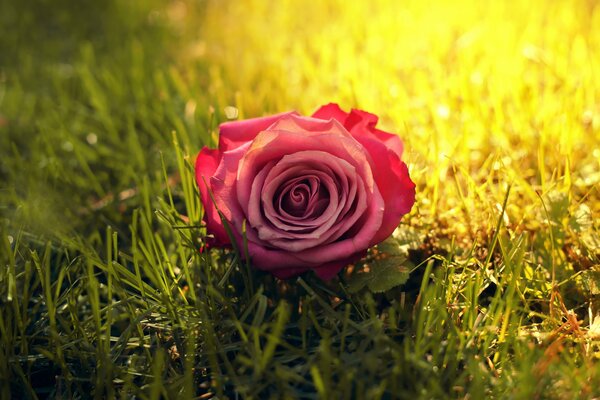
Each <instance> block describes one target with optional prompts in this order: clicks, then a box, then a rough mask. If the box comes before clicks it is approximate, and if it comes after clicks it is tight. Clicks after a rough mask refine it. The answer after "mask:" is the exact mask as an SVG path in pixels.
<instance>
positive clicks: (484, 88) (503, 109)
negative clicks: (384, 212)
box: [0, 0, 600, 399]
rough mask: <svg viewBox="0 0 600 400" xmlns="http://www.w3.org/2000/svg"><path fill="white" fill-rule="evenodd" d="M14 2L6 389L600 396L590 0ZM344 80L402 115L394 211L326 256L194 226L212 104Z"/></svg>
mask: <svg viewBox="0 0 600 400" xmlns="http://www.w3.org/2000/svg"><path fill="white" fill-rule="evenodd" d="M0 24H1V25H2V27H3V28H4V29H3V33H2V35H0V159H1V160H2V162H1V163H0V216H1V220H0V241H1V242H0V247H1V250H0V260H1V263H0V264H1V266H0V397H1V398H111V397H119V398H131V397H132V396H134V397H138V398H148V399H157V398H161V397H162V398H194V397H195V398H203V399H206V398H220V399H223V398H231V399H236V398H261V399H262V398H472V399H478V398H524V399H530V398H559V399H560V398H569V399H570V398H584V399H585V398H590V399H591V398H595V397H599V396H600V389H598V384H597V382H598V381H599V380H600V363H598V360H599V359H600V301H599V299H600V298H599V295H600V231H599V229H600V223H599V222H598V221H600V219H598V215H599V213H600V192H599V187H600V82H598V78H599V77H600V59H599V58H598V57H597V50H598V49H599V48H600V7H598V6H597V4H596V3H595V2H593V1H584V0H574V1H549V0H548V1H537V2H528V1H525V0H517V1H511V2H508V1H506V2H501V1H498V2H475V1H466V0H458V1H454V2H446V1H441V0H436V1H432V2H420V1H404V2H397V1H393V0H376V1H370V2H347V1H344V2H343V1H337V0H332V1H327V2H306V1H291V0H284V1H271V0H267V1H261V0H248V1H238V2H235V1H229V0H226V1H216V0H204V1H196V0H183V1H158V0H148V1H144V2H120V1H117V0H102V1H79V2H75V1H70V0H56V1H52V2H50V1H44V0H24V1H20V2H10V1H3V2H0ZM332 101H333V102H337V103H339V104H340V105H342V106H343V107H344V108H346V109H349V108H351V107H355V108H361V109H364V110H368V111H371V112H373V113H376V114H377V115H379V117H380V124H381V125H382V126H383V127H384V128H385V129H386V130H388V131H392V132H396V133H398V134H399V135H400V137H401V138H402V140H403V141H404V146H405V152H404V155H403V159H404V161H405V162H406V163H407V164H408V166H409V170H410V174H411V177H412V179H413V180H414V181H415V183H416V184H417V200H416V204H415V206H414V208H413V210H412V212H411V213H410V214H409V215H407V216H406V217H405V218H404V219H403V220H402V222H401V224H400V226H399V228H398V230H397V231H396V232H395V233H394V236H393V237H392V238H391V239H390V240H389V241H387V242H385V243H383V244H382V245H380V246H379V247H377V248H374V249H372V250H371V252H370V253H369V256H368V257H367V259H365V260H363V261H361V262H359V263H357V264H356V265H353V266H352V267H350V268H347V269H346V270H345V271H344V272H342V273H341V274H340V275H339V277H337V278H335V279H333V280H332V281H330V282H322V281H320V280H319V279H318V278H317V277H315V276H313V275H312V274H306V275H303V276H302V277H300V278H294V279H291V280H287V281H278V280H276V279H274V278H273V277H271V276H270V275H268V274H265V273H262V272H260V271H257V270H255V269H253V268H252V266H251V265H248V264H247V263H246V262H244V261H241V260H240V257H239V256H238V255H236V254H235V252H232V251H219V250H211V251H206V250H205V249H204V247H203V244H204V242H205V235H206V232H205V229H204V227H203V226H202V224H201V217H202V208H201V205H200V200H199V198H198V193H197V189H196V186H195V182H194V173H193V162H194V159H195V156H196V154H197V153H198V151H199V150H200V148H201V147H202V146H203V145H208V146H211V147H212V146H215V145H216V141H217V134H218V124H219V123H220V122H223V121H226V120H227V119H228V118H231V117H236V114H237V117H238V118H248V117H255V116H261V115H268V114H270V113H275V112H282V111H287V110H292V109H296V110H298V111H299V112H301V113H304V114H310V113H311V112H313V111H314V110H315V109H317V108H318V107H319V106H320V105H322V104H326V103H329V102H332ZM200 249H203V251H200ZM365 265H366V266H365ZM367 270H368V271H369V273H368V274H367V273H366V272H365V271H367ZM390 270H392V271H394V272H393V273H391V274H392V275H385V274H384V275H381V274H379V273H378V271H388V272H385V273H389V271H390ZM390 276H392V277H393V279H394V280H390V279H388V278H389V277H390Z"/></svg>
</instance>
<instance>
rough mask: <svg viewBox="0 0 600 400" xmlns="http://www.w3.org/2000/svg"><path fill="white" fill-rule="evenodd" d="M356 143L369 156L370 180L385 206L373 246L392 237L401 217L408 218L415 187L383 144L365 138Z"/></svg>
mask: <svg viewBox="0 0 600 400" xmlns="http://www.w3.org/2000/svg"><path fill="white" fill-rule="evenodd" d="M356 139H357V140H358V141H359V142H360V143H361V144H362V145H363V146H364V148H365V149H366V150H367V151H368V152H369V154H370V155H371V157H370V159H371V168H372V171H373V178H374V179H375V182H376V184H377V187H378V188H379V190H380V192H381V196H382V197H383V201H384V203H385V214H384V217H383V223H382V226H381V228H380V230H379V232H377V234H376V235H375V236H374V237H373V240H372V242H371V245H375V244H377V243H379V242H381V241H383V240H385V239H386V238H387V237H388V236H390V235H391V234H392V232H393V231H394V229H396V227H397V226H398V224H399V223H400V219H401V218H402V216H403V215H405V214H408V213H409V212H410V210H411V208H412V205H413V204H414V202H415V184H414V183H413V182H412V181H411V180H410V177H409V176H408V168H407V167H406V164H405V163H403V162H402V161H400V159H399V158H398V155H397V154H396V153H395V152H393V151H391V150H390V149H389V148H387V147H386V146H385V145H384V144H383V143H381V142H380V141H378V140H375V139H373V138H371V137H368V136H357V137H356Z"/></svg>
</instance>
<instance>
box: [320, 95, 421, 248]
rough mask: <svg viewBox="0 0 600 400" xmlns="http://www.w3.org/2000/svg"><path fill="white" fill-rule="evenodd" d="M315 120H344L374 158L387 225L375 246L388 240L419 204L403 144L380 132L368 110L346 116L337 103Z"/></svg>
mask: <svg viewBox="0 0 600 400" xmlns="http://www.w3.org/2000/svg"><path fill="white" fill-rule="evenodd" d="M313 117H315V118H322V119H331V118H333V119H336V120H338V121H340V122H341V123H343V124H344V127H345V128H346V129H348V131H350V133H351V134H352V136H353V137H354V139H356V140H357V141H358V142H359V143H360V144H362V145H363V147H364V148H365V149H366V150H367V152H368V153H369V154H370V155H371V160H372V165H371V167H372V169H373V176H374V179H375V182H376V183H377V186H378V187H379V190H380V191H381V195H382V197H383V199H384V202H385V214H384V217H383V223H382V226H381V229H380V230H379V232H378V233H377V234H376V235H375V237H374V238H373V241H372V242H371V245H374V244H377V243H379V242H381V241H383V240H385V239H386V238H387V237H388V236H389V235H391V233H392V232H393V231H394V229H395V228H396V227H397V226H398V223H399V222H400V219H401V217H402V216H403V215H405V214H408V213H409V212H410V209H411V207H412V205H413V203H414V202H415V184H414V183H413V182H412V181H411V180H410V178H409V176H408V169H407V168H406V164H405V163H404V162H402V161H401V156H402V151H403V145H402V141H401V140H400V138H399V137H398V136H397V135H393V134H391V133H387V132H384V131H381V130H379V129H376V128H375V126H376V125H377V121H378V118H377V116H376V115H374V114H371V113H368V112H366V111H362V110H352V111H351V112H350V113H346V112H344V111H343V110H342V109H340V107H339V106H338V105H337V104H333V103H330V104H327V105H325V106H323V107H321V108H319V109H318V110H317V111H316V112H315V113H314V114H313Z"/></svg>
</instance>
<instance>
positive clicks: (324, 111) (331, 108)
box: [312, 103, 349, 126]
mask: <svg viewBox="0 0 600 400" xmlns="http://www.w3.org/2000/svg"><path fill="white" fill-rule="evenodd" d="M348 115H349V114H348V113H347V112H345V111H344V110H342V109H341V108H340V106H338V105H337V104H335V103H329V104H326V105H324V106H321V108H319V109H318V110H317V111H315V112H314V113H313V115H312V117H313V118H319V119H324V120H330V119H332V118H333V119H335V120H337V121H338V122H339V123H340V124H342V125H344V126H345V122H346V119H347V118H348Z"/></svg>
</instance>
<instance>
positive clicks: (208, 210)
mask: <svg viewBox="0 0 600 400" xmlns="http://www.w3.org/2000/svg"><path fill="white" fill-rule="evenodd" d="M220 160H221V152H220V151H219V150H211V149H209V148H208V147H206V146H205V147H203V148H202V150H201V151H200V153H199V154H198V157H197V158H196V183H197V184H198V188H199V189H200V198H201V200H202V205H203V206H204V217H203V218H202V219H203V220H204V223H205V224H206V227H207V229H208V232H209V233H211V234H212V235H213V236H214V239H213V243H212V244H213V245H215V246H223V245H226V244H229V237H228V236H227V233H226V232H225V228H224V227H223V224H222V223H221V218H220V217H219V213H218V212H217V209H216V208H215V205H214V203H213V201H212V199H211V197H210V194H209V190H210V191H212V188H211V187H210V178H211V177H212V176H213V175H214V173H215V171H216V170H217V167H218V165H219V161H220ZM207 184H208V186H209V187H207Z"/></svg>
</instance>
